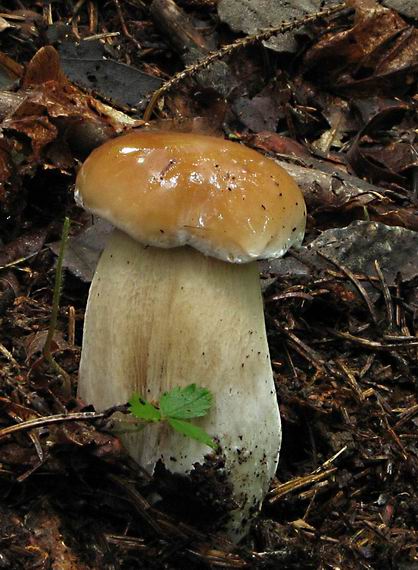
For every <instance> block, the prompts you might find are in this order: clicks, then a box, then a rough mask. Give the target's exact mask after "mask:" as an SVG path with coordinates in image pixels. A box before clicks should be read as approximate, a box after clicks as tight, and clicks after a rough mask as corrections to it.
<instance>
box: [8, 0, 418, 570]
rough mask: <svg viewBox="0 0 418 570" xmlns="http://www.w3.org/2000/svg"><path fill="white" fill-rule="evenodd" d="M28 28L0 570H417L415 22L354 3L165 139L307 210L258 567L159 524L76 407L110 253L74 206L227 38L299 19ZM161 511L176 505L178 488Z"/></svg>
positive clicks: (210, 78)
mask: <svg viewBox="0 0 418 570" xmlns="http://www.w3.org/2000/svg"><path fill="white" fill-rule="evenodd" d="M9 4H10V5H9ZM24 4H25V6H26V7H25V9H22V2H17V1H16V2H12V3H10V2H9V3H5V2H4V3H3V4H2V7H1V9H0V34H1V39H2V50H3V52H2V53H0V88H1V91H0V120H1V126H2V133H1V138H0V497H1V506H0V519H1V530H0V533H1V541H0V547H1V548H0V568H1V567H4V568H10V569H11V570H14V569H15V568H16V570H32V569H33V568H40V569H45V570H46V569H47V568H52V569H54V570H61V569H62V570H73V569H75V568H77V569H78V570H96V569H97V570H99V569H100V570H134V569H136V568H139V567H141V568H147V569H148V568H149V569H150V570H153V569H155V570H159V569H161V568H166V569H167V570H180V569H184V568H190V570H194V569H196V570H198V569H201V568H203V567H205V568H206V567H208V568H251V569H253V568H254V569H256V570H257V569H259V570H261V569H264V568H281V569H286V570H297V569H300V570H302V569H303V570H305V569H310V568H312V569H315V570H316V569H317V568H324V569H325V568H332V569H337V568H344V570H358V569H359V568H364V569H367V570H374V569H380V568H381V569H382V570H386V569H388V570H389V569H393V570H395V569H398V568H399V569H400V570H402V569H403V570H407V569H408V570H409V569H412V568H413V567H414V565H415V566H416V565H417V563H418V555H417V549H416V544H417V540H418V525H417V516H418V492H417V486H416V479H417V474H418V459H417V457H418V447H417V442H418V435H417V433H418V431H417V429H418V397H417V382H418V365H417V362H418V346H417V345H418V336H417V335H418V265H417V256H416V252H417V251H418V241H417V235H418V233H417V232H418V221H417V220H418V216H417V205H418V191H417V168H418V163H417V147H416V140H415V139H416V137H415V135H416V126H415V125H416V70H417V63H416V45H417V32H416V29H415V28H414V22H413V19H414V18H416V8H415V3H410V2H402V3H401V4H402V6H401V5H400V3H399V2H397V1H396V0H385V2H383V4H384V5H381V4H380V3H376V2H374V0H350V4H349V7H348V9H346V10H344V11H341V12H339V13H338V14H334V15H333V16H332V18H323V19H321V20H320V21H318V22H316V23H315V24H311V25H309V27H306V26H305V28H303V29H302V30H299V33H297V34H295V33H292V34H291V37H289V36H290V35H288V36H285V37H283V36H278V40H276V39H274V40H271V42H270V43H269V44H268V45H269V48H270V47H273V48H274V49H275V50H276V51H272V50H271V49H265V47H263V46H262V45H257V44H254V45H252V46H250V47H248V46H247V47H246V48H244V49H240V50H238V51H236V52H231V53H230V54H229V55H228V57H227V58H224V59H223V60H222V61H220V60H219V59H218V60H217V61H216V62H215V65H214V66H213V67H212V68H211V67H210V66H209V67H208V68H207V69H205V70H204V72H203V73H201V74H200V75H199V74H196V80H195V79H194V78H193V77H190V76H188V75H187V74H186V76H185V78H184V79H183V80H182V81H181V82H180V83H178V84H177V87H176V88H175V89H173V90H172V91H170V92H169V93H168V94H167V95H165V96H164V98H162V99H161V100H159V102H158V105H157V106H156V109H155V115H156V116H157V120H155V121H151V125H150V126H149V127H148V128H152V129H175V130H185V131H197V132H202V131H203V132H205V133H214V132H216V134H218V135H220V136H222V135H223V134H225V133H226V135H227V136H229V137H230V138H232V139H234V140H239V141H240V142H241V144H247V145H250V146H253V147H254V148H256V149H257V150H259V151H260V152H262V153H264V154H267V155H268V156H270V157H271V158H273V159H274V160H277V161H278V162H279V164H280V165H282V166H283V167H284V168H286V169H287V170H288V171H289V172H290V173H291V174H292V175H293V176H294V177H295V179H296V180H297V182H298V183H299V184H300V186H301V188H302V189H303V192H304V194H305V198H306V202H307V206H308V215H309V218H308V235H307V238H306V241H305V244H304V246H303V247H301V248H300V249H297V250H293V251H291V252H290V254H289V255H288V256H287V257H286V258H285V259H283V260H281V261H267V262H266V263H264V264H263V266H262V270H263V278H264V298H265V313H266V322H267V327H268V337H269V343H270V351H271V357H272V367H273V371H274V374H275V378H276V385H277V391H278V396H279V403H280V407H281V414H282V421H283V430H284V431H283V433H284V438H283V449H282V452H281V459H280V465H279V469H278V471H277V474H276V477H277V478H276V479H275V481H274V482H273V484H272V487H271V490H270V494H269V496H268V498H267V499H266V501H265V503H264V505H263V509H262V512H261V514H260V516H259V518H258V519H257V520H256V521H255V522H254V525H253V528H252V531H251V534H250V536H249V537H248V538H247V539H246V540H245V541H244V542H243V544H241V545H239V546H235V545H232V544H231V543H229V542H228V541H227V540H225V538H224V537H223V536H222V535H220V534H216V533H214V532H211V529H210V528H208V526H209V527H210V525H206V528H205V525H204V524H203V525H196V526H199V528H195V527H194V526H193V524H191V523H190V521H189V520H188V519H187V514H186V512H185V509H184V510H182V508H181V507H180V508H178V507H177V508H176V509H173V510H172V511H170V512H167V511H163V510H162V503H161V501H160V497H161V494H160V493H161V485H160V488H159V487H158V485H157V482H156V480H155V478H152V477H151V476H150V475H149V474H148V473H145V472H143V471H142V470H140V469H138V466H136V465H134V464H133V463H132V460H131V459H129V457H128V456H127V455H126V452H125V451H124V450H123V448H122V446H121V444H120V441H119V440H118V439H117V438H116V437H115V436H113V435H112V434H111V433H110V432H109V431H108V428H109V423H108V418H107V417H104V416H103V414H96V413H95V412H94V411H93V410H92V409H91V408H89V407H86V406H85V404H84V403H83V402H80V401H78V400H77V399H76V397H75V396H76V390H75V387H76V380H77V369H78V362H79V357H80V346H81V340H82V327H83V315H84V309H85V304H86V298H87V293H88V285H89V283H90V281H91V277H92V274H93V271H94V268H95V264H96V262H97V259H98V256H99V254H100V251H101V249H102V247H103V244H104V242H105V239H106V235H107V233H108V231H110V229H109V228H108V227H103V226H102V224H101V222H97V220H93V223H92V220H91V217H89V216H87V215H86V214H85V213H82V212H81V211H80V210H79V209H78V208H77V207H76V205H75V203H74V200H73V192H72V189H73V184H74V180H75V175H76V171H77V169H78V166H79V164H80V162H81V161H82V160H83V159H84V158H85V157H86V156H87V155H88V154H89V152H90V151H91V150H92V149H93V148H95V147H96V146H98V145H99V144H101V143H102V142H103V141H105V140H107V139H108V138H109V137H112V136H115V135H116V134H119V133H121V132H124V131H126V130H128V129H131V128H140V127H142V125H143V121H142V120H141V118H140V113H141V109H142V108H143V107H144V105H145V104H146V97H147V96H149V95H150V92H151V91H153V90H154V89H156V88H157V87H159V86H160V85H161V84H162V83H164V81H165V80H166V79H168V78H169V77H173V76H174V75H175V74H176V73H177V72H179V71H181V70H182V69H184V66H185V65H188V64H189V63H191V62H196V61H199V60H200V58H201V57H204V56H205V55H207V54H208V53H209V52H210V51H212V50H216V49H218V48H220V47H222V46H225V45H227V44H228V43H230V42H232V41H234V40H235V39H236V38H237V36H236V35H235V34H234V33H233V31H231V28H232V30H237V29H240V31H243V32H244V34H245V33H249V30H250V28H249V27H248V26H250V25H251V26H253V28H251V30H252V29H258V28H259V27H260V26H262V27H263V26H265V25H268V24H270V23H276V24H277V19H278V21H281V20H283V19H286V18H287V16H286V14H285V13H284V12H283V11H282V9H281V8H280V6H281V5H282V4H283V3H280V2H279V3H278V2H273V3H271V2H264V3H257V2H255V3H254V2H245V3H240V5H239V7H238V12H239V13H238V14H237V9H236V8H237V3H236V2H232V1H230V0H222V1H220V2H217V1H216V0H181V1H180V0H179V2H178V3H174V2H173V1H171V0H161V1H160V0H158V1H154V2H152V3H151V2H121V1H120V0H112V1H110V2H107V3H101V2H94V1H90V0H89V1H81V2H76V1H75V0H69V1H68V2H65V3H62V2H61V3H60V2H44V3H39V2H34V1H33V2H26V3H24ZM41 4H42V5H41ZM217 4H218V7H217ZM244 4H245V5H244ZM273 4H274V6H273ZM151 5H152V8H151V9H149V7H150V6H151ZM231 6H232V7H233V9H234V10H235V16H234V18H235V17H236V16H237V15H239V16H240V18H241V22H238V23H236V19H235V20H234V19H233V18H232V16H230V15H228V14H229V12H228V10H229V7H231ZM234 6H235V8H234ZM263 6H267V9H265V8H263ZM397 6H398V8H397ZM277 7H279V13H278V12H277ZM318 7H319V2H316V0H315V1H313V2H310V1H309V2H305V1H303V2H299V1H298V2H290V3H289V2H288V3H287V8H286V9H289V10H291V11H292V10H293V12H292V13H295V14H299V13H300V11H301V10H302V11H303V12H304V13H306V12H307V11H311V10H312V9H314V10H316V9H318ZM217 9H218V10H219V13H220V14H221V17H222V18H223V20H224V21H225V22H227V23H228V24H229V26H227V25H219V22H218V17H217V14H216V10H217ZM397 9H398V10H399V12H398V11H396V10H397ZM263 10H264V13H263ZM248 11H250V12H251V13H252V21H250V19H249V18H247V19H248V21H245V22H242V19H243V18H244V19H246V14H247V13H248ZM176 22H177V23H178V22H183V24H184V25H183V26H180V28H178V27H177V28H176V26H175V24H176ZM243 24H245V26H247V27H245V26H244V25H243ZM254 26H255V27H254ZM283 50H285V52H283ZM60 57H61V61H60ZM64 216H69V217H70V218H71V220H72V236H71V237H70V239H69V246H68V249H67V255H66V258H65V267H66V275H65V279H64V283H63V291H62V298H61V309H60V313H59V319H58V326H57V329H56V331H55V335H54V339H53V340H54V342H53V350H54V351H55V352H54V355H55V358H57V360H58V361H59V364H60V366H61V367H62V368H63V369H64V370H65V371H67V373H68V374H69V375H70V376H71V379H72V381H73V393H72V394H71V397H64V396H63V394H62V390H61V389H60V379H59V377H57V375H56V374H55V373H52V372H51V370H49V369H48V368H47V367H46V366H45V364H44V363H43V359H42V347H43V344H44V339H45V336H46V331H47V330H48V325H49V322H50V315H51V301H52V288H53V283H54V274H55V269H54V265H55V262H56V254H57V251H58V249H57V243H58V242H57V240H58V239H59V236H60V230H61V226H62V219H63V217H64ZM104 415H106V414H104ZM27 422H29V424H28V423H27ZM29 428H30V429H29ZM198 475H199V473H196V485H197V486H198V485H199V484H200V479H199V477H198ZM165 491H166V493H168V494H170V493H172V494H173V499H174V500H173V503H175V499H176V497H177V496H176V491H175V488H174V490H173V489H172V488H168V489H167V488H166V489H165ZM217 499H222V497H217ZM177 502H178V501H177ZM221 506H222V505H221ZM206 514H207V513H205V512H202V513H201V516H202V517H203V518H204V517H205V515H206ZM204 522H207V520H206V519H205V521H204ZM202 529H204V530H202Z"/></svg>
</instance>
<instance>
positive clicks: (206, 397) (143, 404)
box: [129, 384, 218, 449]
mask: <svg viewBox="0 0 418 570" xmlns="http://www.w3.org/2000/svg"><path fill="white" fill-rule="evenodd" d="M212 403H213V396H212V393H211V392H210V391H209V390H208V389H207V388H201V387H199V386H196V384H190V385H189V386H186V387H185V388H173V390H170V391H169V392H165V393H164V394H163V395H162V396H161V398H160V401H159V403H158V405H154V404H150V403H149V402H147V401H146V400H145V399H144V398H143V397H142V396H139V395H138V394H134V395H133V396H132V398H131V399H130V400H129V411H130V412H131V414H132V415H133V416H134V417H136V418H138V419H140V420H142V421H144V422H167V423H168V424H169V425H170V426H171V427H172V428H173V429H174V430H176V431H178V432H180V433H182V434H183V435H185V436H187V437H191V438H192V439H195V440H197V441H200V442H201V443H204V444H205V445H208V446H209V447H212V449H216V448H217V447H218V446H217V444H216V442H215V441H214V440H213V439H212V438H211V437H210V435H209V434H207V433H206V432H205V430H203V429H202V428H200V427H199V426H196V425H194V424H192V423H191V422H190V420H191V419H193V418H200V417H202V416H205V415H206V414H207V413H208V411H209V409H210V407H211V406H212Z"/></svg>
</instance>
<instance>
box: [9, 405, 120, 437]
mask: <svg viewBox="0 0 418 570" xmlns="http://www.w3.org/2000/svg"><path fill="white" fill-rule="evenodd" d="M109 414H110V412H109V410H105V411H104V412H73V413H69V414H55V415H53V416H46V417H41V418H35V419H33V420H27V421H25V422H21V423H19V424H14V425H12V426H8V427H6V428H3V429H2V430H0V439H2V438H3V437H6V436H7V435H10V434H12V433H15V432H17V431H27V430H31V429H36V428H41V427H45V426H48V425H51V424H60V423H63V422H78V421H90V420H100V419H103V418H106V417H107V416H109Z"/></svg>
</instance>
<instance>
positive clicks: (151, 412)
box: [128, 394, 161, 422]
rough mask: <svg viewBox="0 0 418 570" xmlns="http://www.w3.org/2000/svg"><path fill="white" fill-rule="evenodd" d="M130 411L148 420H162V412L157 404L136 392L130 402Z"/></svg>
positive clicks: (137, 416)
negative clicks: (151, 402) (150, 402)
mask: <svg viewBox="0 0 418 570" xmlns="http://www.w3.org/2000/svg"><path fill="white" fill-rule="evenodd" d="M128 404H129V406H130V407H129V411H130V412H131V414H132V415H133V416H135V417H136V418H139V419H141V420H145V421H147V422H159V421H161V413H160V411H159V410H157V408H156V407H155V406H153V405H152V404H149V403H148V402H146V401H145V400H144V399H143V398H141V397H140V396H138V394H134V395H133V396H132V398H131V399H130V400H129V402H128Z"/></svg>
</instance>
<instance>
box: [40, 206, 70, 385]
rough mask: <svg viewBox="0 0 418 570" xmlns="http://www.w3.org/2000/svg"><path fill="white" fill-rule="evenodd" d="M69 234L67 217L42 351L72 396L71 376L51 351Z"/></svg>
mask: <svg viewBox="0 0 418 570" xmlns="http://www.w3.org/2000/svg"><path fill="white" fill-rule="evenodd" d="M69 232H70V219H69V218H67V217H66V218H65V219H64V225H63V227H62V234H61V244H60V250H59V255H58V260H57V268H56V270H55V282H54V292H53V296H52V310H51V320H50V322H49V328H48V334H47V337H46V341H45V344H44V348H43V351H42V353H43V356H44V358H45V360H46V361H47V362H48V363H49V364H50V365H51V366H52V367H53V368H54V369H55V371H56V372H57V374H59V375H60V376H62V378H63V388H64V392H65V394H66V395H67V396H70V395H71V380H70V376H69V375H68V374H67V372H66V371H65V370H64V369H63V368H61V366H60V365H59V364H58V362H56V360H55V359H54V357H53V355H52V351H51V346H52V341H53V338H54V334H55V330H56V328H57V322H58V311H59V306H60V298H61V288H62V279H63V273H62V265H63V261H64V253H65V248H66V245H67V241H68V234H69Z"/></svg>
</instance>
